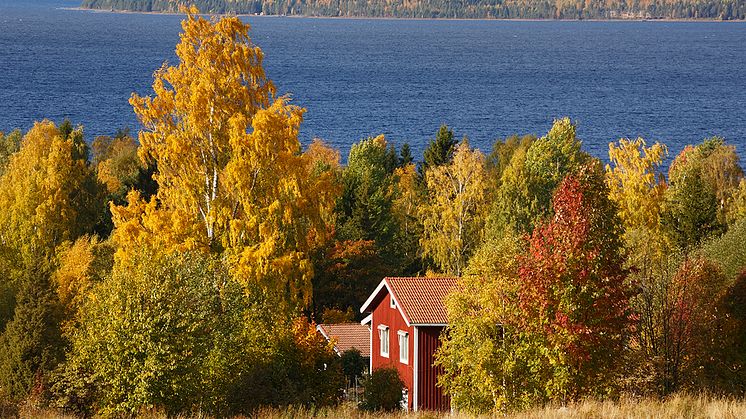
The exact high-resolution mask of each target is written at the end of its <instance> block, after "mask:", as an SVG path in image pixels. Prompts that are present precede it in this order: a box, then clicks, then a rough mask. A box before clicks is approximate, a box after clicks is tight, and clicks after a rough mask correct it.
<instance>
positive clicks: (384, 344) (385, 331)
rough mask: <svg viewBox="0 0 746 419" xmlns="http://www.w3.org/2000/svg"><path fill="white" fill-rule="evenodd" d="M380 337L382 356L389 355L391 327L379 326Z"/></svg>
mask: <svg viewBox="0 0 746 419" xmlns="http://www.w3.org/2000/svg"><path fill="white" fill-rule="evenodd" d="M378 337H379V340H380V341H381V356H385V357H386V358H388V357H389V327H388V326H384V325H380V326H378Z"/></svg>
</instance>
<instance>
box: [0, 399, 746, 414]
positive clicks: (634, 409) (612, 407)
mask: <svg viewBox="0 0 746 419" xmlns="http://www.w3.org/2000/svg"><path fill="white" fill-rule="evenodd" d="M2 413H3V414H2V415H0V416H2V417H14V416H15V417H20V418H40V419H68V418H72V416H68V415H64V414H61V413H59V412H55V411H52V410H43V409H35V408H32V407H23V408H21V409H20V410H19V411H17V412H10V411H7V410H6V411H3V412H2ZM140 417H143V418H146V419H160V418H164V417H165V415H162V414H158V413H144V414H143V415H141V416H140ZM256 417H257V418H266V419H296V418H330V419H336V418H340V419H342V418H344V419H347V418H349V419H389V418H391V419H440V418H455V419H459V418H471V417H473V416H471V415H466V414H461V413H458V412H454V413H440V414H438V413H432V412H424V413H423V412H418V413H406V412H400V413H367V412H362V411H360V410H358V409H356V408H355V406H354V405H351V404H343V405H341V406H339V407H336V408H333V409H320V410H308V409H302V408H289V409H281V410H278V409H266V410H262V411H260V412H258V414H257V416H256ZM481 417H483V418H490V417H495V418H498V417H499V418H504V419H595V418H609V419H632V418H646V419H700V418H701V419H710V418H713V419H715V418H727V419H740V418H746V400H739V399H731V398H719V397H709V396H703V395H699V396H697V395H695V396H689V395H677V396H673V397H671V398H668V399H666V400H660V401H659V400H654V399H642V400H637V399H625V400H621V401H617V402H611V401H608V402H598V401H592V400H589V401H584V402H581V403H577V404H571V405H568V406H564V407H549V406H548V407H544V408H540V409H532V410H529V411H524V412H520V413H514V414H507V415H485V416H481ZM192 418H194V419H201V418H207V417H206V416H203V415H194V416H191V417H189V419H192ZM184 419H187V418H186V417H185V418H184Z"/></svg>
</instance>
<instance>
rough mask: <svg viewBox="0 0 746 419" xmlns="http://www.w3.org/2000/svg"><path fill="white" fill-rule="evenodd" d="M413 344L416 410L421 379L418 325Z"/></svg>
mask: <svg viewBox="0 0 746 419" xmlns="http://www.w3.org/2000/svg"><path fill="white" fill-rule="evenodd" d="M412 340H413V342H412V344H413V345H414V350H413V351H412V356H413V357H414V359H413V360H412V375H413V376H412V410H414V411H415V412H416V411H417V410H418V407H417V404H418V403H419V400H418V399H419V397H417V396H418V393H419V384H420V383H419V380H418V372H419V371H418V368H419V363H418V362H417V360H418V359H419V355H420V354H419V347H420V342H419V330H418V329H417V326H415V327H414V339H412Z"/></svg>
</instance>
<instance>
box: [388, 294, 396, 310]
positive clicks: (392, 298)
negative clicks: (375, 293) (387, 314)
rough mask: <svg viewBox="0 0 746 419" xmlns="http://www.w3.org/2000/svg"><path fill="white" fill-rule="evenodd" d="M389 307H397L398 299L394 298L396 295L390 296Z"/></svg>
mask: <svg viewBox="0 0 746 419" xmlns="http://www.w3.org/2000/svg"><path fill="white" fill-rule="evenodd" d="M389 307H391V308H396V300H394V296H393V295H392V296H390V297H389Z"/></svg>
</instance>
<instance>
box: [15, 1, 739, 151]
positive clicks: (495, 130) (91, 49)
mask: <svg viewBox="0 0 746 419" xmlns="http://www.w3.org/2000/svg"><path fill="white" fill-rule="evenodd" d="M77 4H78V3H77V2H74V1H67V0H40V1H32V0H16V1H10V0H0V130H3V131H8V130H10V129H13V128H21V129H28V128H29V127H30V126H31V124H32V123H33V121H35V120H40V119H42V118H50V119H53V120H55V121H61V120H62V118H65V117H67V118H70V119H71V120H72V121H73V122H74V123H76V124H83V125H84V126H85V132H86V137H87V138H88V139H92V138H93V137H94V136H96V135H102V134H112V133H114V132H115V131H116V130H117V129H118V128H122V127H130V128H132V130H133V131H136V130H137V129H138V128H139V125H138V122H137V120H136V118H135V116H134V114H133V112H132V108H131V107H130V105H129V104H128V102H127V100H128V98H129V96H130V94H131V93H132V92H133V91H134V92H138V93H139V94H148V93H149V92H150V85H151V83H152V73H153V71H154V70H155V69H157V68H158V67H160V65H161V64H162V63H163V61H165V60H168V61H171V62H174V60H175V56H174V47H175V45H176V43H177V42H178V33H179V31H180V25H179V23H180V20H181V17H180V16H173V15H142V14H116V13H102V12H90V11H76V10H66V9H64V8H66V7H74V6H76V5H77ZM246 20H248V22H250V23H251V25H252V38H253V40H254V42H255V43H256V44H258V45H259V46H260V47H261V48H262V49H263V50H264V52H265V68H266V70H267V73H268V75H269V77H270V78H271V79H273V80H274V82H275V84H276V85H277V87H278V91H279V92H280V93H289V94H291V95H292V97H293V102H294V103H295V104H297V105H300V106H303V107H305V108H307V109H308V112H307V113H306V118H305V121H304V123H303V125H302V130H301V136H302V138H301V140H302V141H303V142H304V143H307V142H309V141H310V140H311V139H312V138H314V137H319V138H322V139H324V140H325V141H327V142H328V143H330V144H331V145H333V146H335V147H337V148H339V149H341V150H342V153H343V156H344V155H346V153H347V152H348V151H349V148H350V146H351V145H352V144H353V143H355V142H356V141H358V140H360V139H361V138H365V137H367V136H373V135H377V134H380V133H383V134H386V137H387V138H388V139H389V140H391V141H392V142H393V143H394V144H397V145H400V144H402V143H404V142H409V143H410V144H411V145H412V148H413V151H414V153H415V156H416V157H417V158H421V153H422V150H423V148H424V147H425V145H426V144H427V141H428V139H429V138H431V137H433V136H434V133H435V132H436V131H437V129H438V127H439V126H440V124H442V123H446V124H448V125H449V126H451V127H452V128H453V129H454V131H455V133H456V134H457V135H458V136H463V135H466V136H468V138H469V139H470V141H471V144H472V145H475V146H477V147H479V148H481V149H482V150H484V151H489V149H490V147H491V144H492V143H493V141H494V140H495V139H496V138H502V137H505V136H507V135H510V134H514V133H517V134H526V133H534V134H539V135H541V134H543V133H546V131H547V130H548V129H549V127H550V126H551V124H552V120H553V119H554V118H558V117H562V116H569V117H570V118H572V119H573V120H575V121H577V123H578V125H579V128H578V133H579V136H580V137H581V138H582V139H583V142H584V147H585V149H586V150H587V151H589V152H590V153H592V154H594V155H596V156H598V157H601V158H603V159H604V160H606V159H607V150H608V143H609V141H613V140H616V139H618V138H620V137H638V136H642V137H644V138H645V139H647V140H648V141H649V142H652V141H661V142H664V143H666V144H667V145H669V147H670V149H671V153H672V154H673V153H677V152H678V151H679V150H680V149H681V148H682V147H683V146H684V145H686V144H691V143H696V142H699V141H701V140H702V139H703V138H704V137H707V136H711V135H720V136H723V137H725V138H726V139H727V140H728V141H729V142H730V143H733V144H736V146H737V148H738V150H739V152H740V153H744V152H746V109H745V108H746V23H745V22H728V23H721V22H589V21H584V22H565V21H541V22H534V21H494V20H493V21H487V20H480V21H466V20H380V19H379V20H377V19H334V18H328V19H319V18H284V17H248V18H246Z"/></svg>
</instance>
